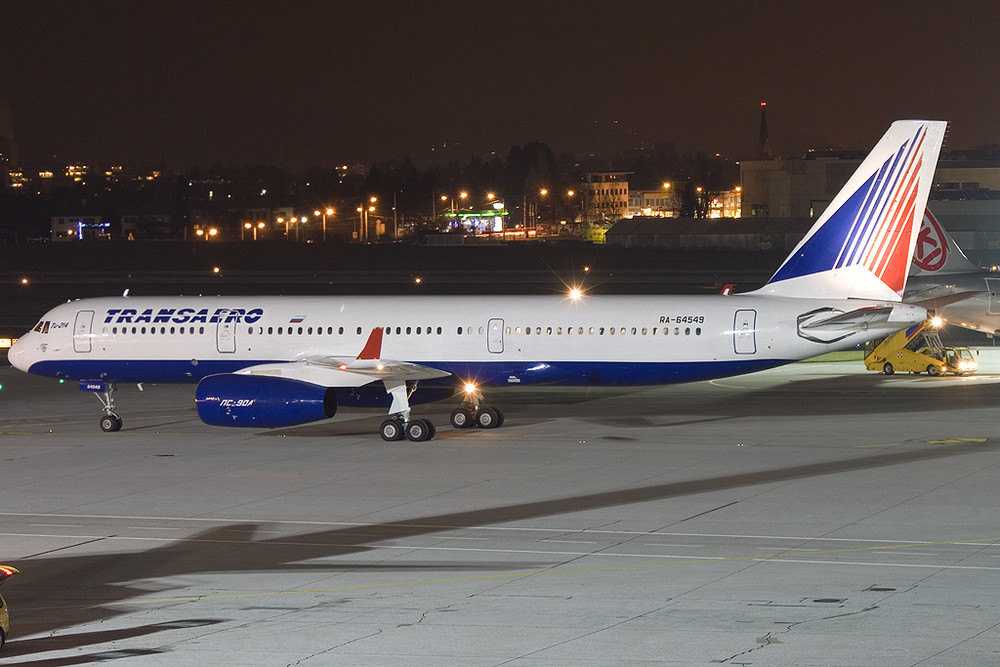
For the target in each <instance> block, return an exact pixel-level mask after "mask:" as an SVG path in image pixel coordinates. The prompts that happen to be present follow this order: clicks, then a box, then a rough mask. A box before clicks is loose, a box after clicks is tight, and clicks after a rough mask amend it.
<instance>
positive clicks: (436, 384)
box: [8, 120, 946, 441]
mask: <svg viewBox="0 0 1000 667" xmlns="http://www.w3.org/2000/svg"><path fill="white" fill-rule="evenodd" d="M945 128H946V123H944V122H942V121H925V120H906V121H897V122H895V123H893V124H892V126H891V127H890V128H889V130H888V131H887V132H886V133H885V135H884V136H883V137H882V139H881V140H880V141H879V142H878V144H877V145H876V146H875V148H874V149H873V150H872V152H871V153H870V154H869V155H868V157H867V158H866V159H865V160H864V162H863V163H862V164H861V165H860V166H859V167H858V170H857V171H856V172H855V173H854V175H853V176H852V177H851V178H850V180H848V182H847V184H846V185H845V186H844V188H843V189H842V190H841V192H840V193H839V194H837V196H836V197H834V199H833V201H832V202H831V203H830V206H829V207H827V209H826V210H825V211H824V212H823V214H822V215H821V216H820V218H819V219H818V220H817V221H816V224H815V225H814V226H813V227H812V229H810V230H809V232H808V233H807V234H806V236H805V237H804V238H803V239H802V241H801V242H800V243H799V244H798V246H796V248H795V250H794V251H793V252H792V253H791V254H790V255H789V256H788V258H787V259H786V260H785V261H784V262H783V263H782V265H781V266H780V267H779V268H778V270H777V272H776V273H775V274H774V276H772V278H771V279H770V281H769V282H768V283H767V284H766V285H764V287H762V288H760V289H758V290H756V291H753V292H748V293H744V294H728V295H723V294H715V295H700V296H656V295H653V296H638V295H636V296H613V297H606V296H595V295H588V294H585V293H583V292H581V291H579V290H574V291H572V292H571V293H570V294H568V295H553V296H527V297H525V296H476V297H457V296H456V297H412V296H408V297H399V296H384V297H370V296H366V297H321V296H320V297H233V296H220V297H172V298H171V297H155V298H154V297H149V298H146V297H139V296H128V297H109V298H96V299H83V300H78V301H71V302H68V303H65V304H62V305H60V306H57V307H55V308H53V309H52V310H50V311H49V312H48V313H46V314H45V315H44V316H42V318H41V320H39V322H38V324H37V325H36V326H35V328H34V329H33V330H32V331H30V332H28V333H26V334H25V335H24V336H22V337H21V338H20V339H19V340H18V341H17V343H15V344H14V346H13V347H12V348H11V350H10V351H9V353H8V358H9V360H10V362H11V363H12V364H13V365H14V366H15V367H17V368H19V369H21V370H23V371H27V372H30V373H35V374H38V375H43V376H48V377H55V378H61V379H75V380H79V381H80V388H81V389H82V390H84V391H90V392H93V393H94V394H96V395H97V396H98V398H99V399H100V400H101V402H102V404H103V406H104V415H103V417H102V418H101V428H102V429H103V430H105V431H117V430H118V429H120V428H121V426H122V421H121V418H120V417H119V416H118V415H117V414H116V412H115V409H116V408H115V402H114V391H115V385H116V384H117V383H122V382H135V383H155V382H191V383H197V388H196V389H195V404H196V406H197V409H198V414H199V416H200V418H201V419H202V421H204V422H205V423H207V424H212V425H217V426H247V427H256V428H275V427H288V426H294V425H297V424H305V423H309V422H314V421H320V420H323V419H328V418H330V417H333V416H334V414H335V413H336V412H337V410H338V409H339V408H342V407H350V406H387V407H388V413H389V414H388V418H387V419H385V420H384V421H383V422H382V424H381V427H380V429H379V433H380V435H381V437H382V438H383V439H384V440H390V441H391V440H399V439H402V438H404V437H405V438H407V439H409V440H411V441H421V440H426V439H429V438H431V437H433V435H434V433H435V426H434V425H433V424H432V423H431V422H430V421H428V420H426V419H419V418H412V415H411V405H415V404H417V403H420V402H422V401H427V400H437V399H441V398H444V397H447V396H451V395H453V394H454V393H455V392H456V391H461V390H464V392H465V394H464V400H463V401H462V403H461V405H459V406H458V407H457V408H455V410H454V411H453V412H452V415H451V424H452V426H453V427H455V428H466V427H469V426H478V427H479V428H484V429H485V428H495V427H497V426H499V425H501V424H502V423H503V414H502V413H501V412H500V411H498V410H497V409H496V408H493V407H490V406H487V405H485V404H484V402H483V398H482V391H481V388H482V387H484V386H488V385H524V384H532V383H548V384H566V385H640V384H665V383H675V382H690V381H696V380H707V379H712V378H719V377H727V376H732V375H740V374H743V373H750V372H753V371H758V370H763V369H765V368H772V367H774V366H779V365H782V364H786V363H790V362H793V361H797V360H800V359H806V358H809V357H814V356H816V355H819V354H822V353H824V352H830V351H833V350H839V349H845V348H851V347H854V346H856V345H858V344H860V343H862V342H864V341H866V340H871V339H872V338H877V337H881V336H886V335H889V334H890V333H892V332H894V331H898V330H899V329H901V328H904V327H906V326H908V325H910V324H914V323H917V322H921V321H923V320H924V319H925V318H926V316H927V315H926V310H925V309H924V308H923V307H921V306H918V305H911V304H905V303H902V301H901V296H902V294H903V290H904V288H905V285H906V277H907V269H908V267H909V264H910V258H911V256H912V254H913V247H914V243H915V241H916V236H917V228H918V227H919V224H920V220H921V217H922V215H923V212H924V208H925V207H926V203H927V195H928V192H929V189H930V185H931V181H932V177H933V174H934V167H935V165H936V163H937V156H938V153H939V151H940V148H941V143H942V140H943V136H944V132H945Z"/></svg>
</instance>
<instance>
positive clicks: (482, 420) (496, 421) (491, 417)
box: [476, 408, 500, 428]
mask: <svg viewBox="0 0 1000 667" xmlns="http://www.w3.org/2000/svg"><path fill="white" fill-rule="evenodd" d="M476 425H477V426H478V427H479V428H496V427H497V426H499V425H500V415H499V414H498V413H497V410H496V408H483V409H482V410H480V411H479V414H478V415H476Z"/></svg>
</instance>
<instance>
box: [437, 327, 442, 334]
mask: <svg viewBox="0 0 1000 667" xmlns="http://www.w3.org/2000/svg"><path fill="white" fill-rule="evenodd" d="M437 332H438V336H440V335H441V332H442V329H441V327H438V328H437Z"/></svg>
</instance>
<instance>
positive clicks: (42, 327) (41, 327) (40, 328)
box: [32, 320, 49, 333]
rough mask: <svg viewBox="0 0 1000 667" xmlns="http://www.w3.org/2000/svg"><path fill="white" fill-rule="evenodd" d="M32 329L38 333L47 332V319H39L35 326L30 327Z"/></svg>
mask: <svg viewBox="0 0 1000 667" xmlns="http://www.w3.org/2000/svg"><path fill="white" fill-rule="evenodd" d="M32 331H37V332H38V333H48V332H49V323H48V321H47V320H40V321H39V322H38V324H36V325H35V328H34V329H32Z"/></svg>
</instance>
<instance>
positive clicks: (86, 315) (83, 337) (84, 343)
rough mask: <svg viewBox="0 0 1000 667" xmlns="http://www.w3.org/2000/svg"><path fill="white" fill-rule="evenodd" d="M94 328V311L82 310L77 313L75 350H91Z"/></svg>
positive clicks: (74, 326) (74, 327)
mask: <svg viewBox="0 0 1000 667" xmlns="http://www.w3.org/2000/svg"><path fill="white" fill-rule="evenodd" d="M93 329H94V311H92V310H81V311H80V312H78V313H77V314H76V321H75V322H74V323H73V350H75V351H76V352H90V350H91V336H92V334H93Z"/></svg>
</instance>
